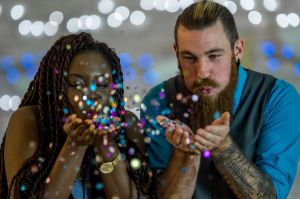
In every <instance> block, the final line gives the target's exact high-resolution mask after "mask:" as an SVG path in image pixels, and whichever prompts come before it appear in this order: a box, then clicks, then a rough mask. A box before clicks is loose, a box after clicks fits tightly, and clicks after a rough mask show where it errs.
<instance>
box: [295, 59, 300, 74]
mask: <svg viewBox="0 0 300 199" xmlns="http://www.w3.org/2000/svg"><path fill="white" fill-rule="evenodd" d="M295 74H296V76H298V77H300V62H297V63H296V64H295Z"/></svg>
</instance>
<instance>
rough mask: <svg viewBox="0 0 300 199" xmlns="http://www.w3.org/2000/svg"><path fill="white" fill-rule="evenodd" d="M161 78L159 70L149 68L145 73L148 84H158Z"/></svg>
mask: <svg viewBox="0 0 300 199" xmlns="http://www.w3.org/2000/svg"><path fill="white" fill-rule="evenodd" d="M158 78H159V74H158V72H157V71H155V70H153V69H149V70H147V71H146V72H145V73H144V81H145V82H146V83H147V84H150V85H153V84H156V83H157V81H158Z"/></svg>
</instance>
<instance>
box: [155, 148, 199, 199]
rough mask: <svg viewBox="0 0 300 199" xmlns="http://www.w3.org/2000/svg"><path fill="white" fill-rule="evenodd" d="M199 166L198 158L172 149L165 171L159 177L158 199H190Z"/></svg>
mask: <svg viewBox="0 0 300 199" xmlns="http://www.w3.org/2000/svg"><path fill="white" fill-rule="evenodd" d="M199 166H200V156H199V155H198V156H194V155H190V154H188V153H185V152H182V151H180V150H178V149H174V151H173V154H172V157H171V160H170V162H169V165H168V167H167V169H166V170H165V171H164V173H163V174H162V176H161V177H160V185H159V195H160V198H163V199H165V198H172V196H176V198H183V199H184V198H188V199H190V198H192V196H193V193H194V190H195V184H196V180H197V175H198V170H199Z"/></svg>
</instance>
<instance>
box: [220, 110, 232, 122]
mask: <svg viewBox="0 0 300 199" xmlns="http://www.w3.org/2000/svg"><path fill="white" fill-rule="evenodd" d="M221 123H222V124H225V125H229V123H230V114H229V112H225V113H223V114H222V115H221Z"/></svg>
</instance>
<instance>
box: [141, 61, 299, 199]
mask: <svg viewBox="0 0 300 199" xmlns="http://www.w3.org/2000/svg"><path fill="white" fill-rule="evenodd" d="M246 80H247V72H246V71H245V70H244V69H243V68H242V67H241V66H239V69H238V81H237V86H236V89H235V92H234V96H233V110H232V111H233V114H234V113H235V111H236V109H237V107H238V105H239V102H240V99H241V96H242V92H243V88H244V85H245V83H246ZM165 83H166V82H163V83H161V84H159V85H157V86H155V87H154V88H152V89H151V90H150V91H149V92H148V93H147V95H146V96H145V97H144V99H143V102H142V104H141V120H142V122H143V121H144V122H145V126H144V129H145V135H146V136H147V137H148V139H149V142H148V144H147V152H148V155H149V161H150V166H151V168H152V169H154V170H158V171H159V170H160V171H163V170H164V169H165V168H166V167H167V166H168V162H169V159H170V157H171V154H172V146H171V144H169V142H168V141H167V140H166V138H165V135H164V134H165V129H164V128H162V127H161V126H160V125H159V124H157V122H156V121H155V118H156V116H157V115H168V114H169V113H170V109H169V106H168V104H167V97H166V96H165V95H164V89H165ZM174 94H175V93H174ZM263 118H264V121H263V122H264V123H263V128H262V129H261V132H260V133H259V138H258V142H257V146H256V150H255V151H256V152H255V158H254V159H255V162H254V164H255V165H256V166H257V167H258V168H259V169H260V170H261V171H262V172H264V173H265V174H267V175H268V176H270V177H271V178H272V181H273V183H274V186H275V189H276V193H277V198H279V199H281V198H287V195H288V193H289V191H290V189H291V186H292V183H293V181H294V178H295V175H296V171H297V163H298V159H299V155H300V96H299V94H298V92H297V90H296V89H295V88H294V87H293V86H292V85H291V84H289V83H287V82H285V81H283V80H279V79H277V80H276V82H275V84H274V86H273V88H272V90H271V93H270V96H269V99H268V100H267V102H266V105H265V106H264V111H263Z"/></svg>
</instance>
